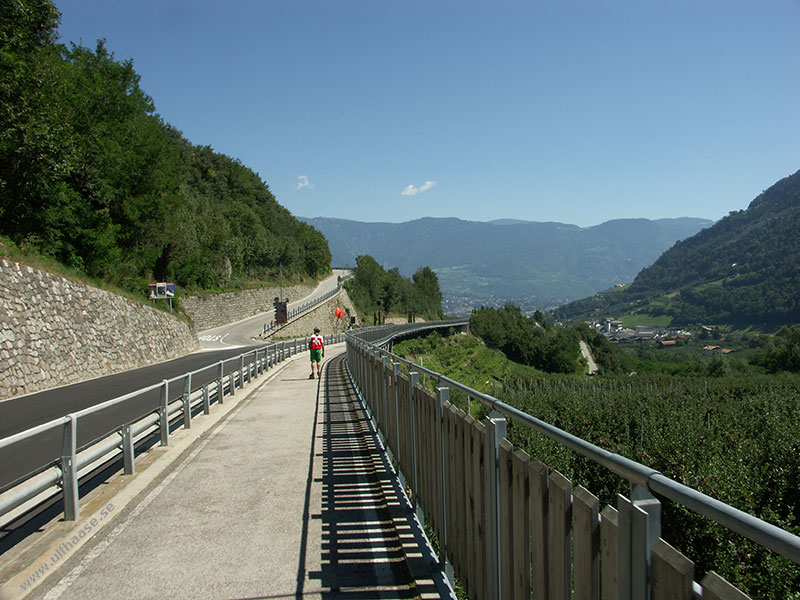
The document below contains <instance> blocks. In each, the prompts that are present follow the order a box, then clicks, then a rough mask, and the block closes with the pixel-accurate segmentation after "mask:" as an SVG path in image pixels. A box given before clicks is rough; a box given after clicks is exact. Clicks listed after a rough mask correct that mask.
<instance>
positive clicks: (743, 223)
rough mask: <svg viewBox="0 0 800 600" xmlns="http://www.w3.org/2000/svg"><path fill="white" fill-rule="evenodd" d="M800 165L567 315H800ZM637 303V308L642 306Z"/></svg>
mask: <svg viewBox="0 0 800 600" xmlns="http://www.w3.org/2000/svg"><path fill="white" fill-rule="evenodd" d="M798 232H800V171H798V172H797V173H795V174H794V175H791V176H789V177H786V178H784V179H782V180H780V181H779V182H777V183H776V184H775V185H773V186H772V187H770V188H769V189H768V190H766V191H765V192H763V193H762V194H761V195H759V196H758V197H757V198H755V199H754V200H753V201H752V202H751V203H750V206H748V208H747V209H746V210H740V211H737V212H732V213H731V214H729V215H728V216H727V217H725V218H724V219H722V220H720V221H719V222H718V223H716V224H715V225H713V226H712V227H709V228H708V229H704V230H703V231H700V232H699V233H697V234H696V235H694V236H692V237H691V238H689V239H687V240H684V241H682V242H680V243H678V244H676V245H675V246H674V247H672V248H670V249H669V250H667V251H666V252H665V253H664V254H663V255H662V256H661V257H660V258H659V259H658V260H657V261H655V263H653V265H651V266H650V267H648V268H646V269H643V270H642V272H641V273H639V275H637V277H636V279H635V280H634V281H633V283H632V284H631V285H630V287H629V288H627V289H625V290H623V291H621V292H616V293H608V294H603V295H600V296H599V297H595V298H593V299H589V300H583V301H580V302H576V303H573V304H572V305H568V306H564V307H562V308H561V309H559V311H557V316H559V318H566V319H572V318H582V317H585V316H587V315H588V314H590V313H595V314H597V313H598V312H606V313H610V314H611V315H614V316H619V315H620V314H622V313H624V312H626V311H631V310H636V311H638V312H639V313H641V314H649V315H653V316H658V315H667V316H669V317H670V318H671V320H672V323H673V324H692V323H709V324H731V325H737V326H748V325H754V326H768V327H772V326H778V325H784V324H792V323H797V322H800V292H799V290H800V235H798ZM634 307H636V308H634Z"/></svg>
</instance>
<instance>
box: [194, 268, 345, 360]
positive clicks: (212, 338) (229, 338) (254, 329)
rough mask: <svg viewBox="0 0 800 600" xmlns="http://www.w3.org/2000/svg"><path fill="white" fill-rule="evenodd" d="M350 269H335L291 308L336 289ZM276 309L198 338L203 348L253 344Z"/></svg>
mask: <svg viewBox="0 0 800 600" xmlns="http://www.w3.org/2000/svg"><path fill="white" fill-rule="evenodd" d="M347 273H349V271H347V270H344V269H334V271H333V275H332V276H331V277H328V278H327V279H324V280H323V281H322V282H321V283H320V284H319V285H318V286H317V288H316V289H315V290H314V291H313V292H311V294H310V295H309V296H307V297H306V298H301V299H300V300H297V301H295V302H290V303H289V310H290V311H291V310H293V309H295V308H297V307H299V306H301V305H302V304H303V303H304V302H307V301H308V300H310V299H312V298H318V297H319V296H322V295H324V294H327V293H328V292H330V291H332V290H335V289H336V285H337V278H338V277H340V276H341V277H344V276H345V275H346V274H347ZM274 318H275V311H274V309H270V310H268V311H266V312H263V313H261V314H259V315H255V316H253V317H248V318H247V319H243V320H241V321H237V322H236V323H230V324H228V325H222V326H221V327H215V328H214V329H209V330H207V331H201V332H200V333H199V334H198V336H197V338H198V340H199V341H200V348H201V349H202V350H223V349H229V348H243V347H245V346H252V345H253V344H255V343H258V342H257V341H255V340H254V339H253V338H255V337H256V336H258V335H259V334H260V333H261V331H262V330H263V328H264V324H265V323H269V322H270V321H272V320H274Z"/></svg>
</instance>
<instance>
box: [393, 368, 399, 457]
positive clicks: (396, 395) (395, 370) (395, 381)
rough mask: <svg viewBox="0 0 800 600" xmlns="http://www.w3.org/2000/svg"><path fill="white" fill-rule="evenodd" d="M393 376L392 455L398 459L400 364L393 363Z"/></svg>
mask: <svg viewBox="0 0 800 600" xmlns="http://www.w3.org/2000/svg"><path fill="white" fill-rule="evenodd" d="M392 371H393V373H392V375H393V377H392V387H393V388H394V435H395V437H394V444H395V446H396V447H395V448H394V455H395V456H396V457H397V460H400V398H399V393H400V391H399V390H400V385H399V383H398V381H399V380H400V364H399V363H394V368H393V369H392Z"/></svg>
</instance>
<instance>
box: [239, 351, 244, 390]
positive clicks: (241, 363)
mask: <svg viewBox="0 0 800 600" xmlns="http://www.w3.org/2000/svg"><path fill="white" fill-rule="evenodd" d="M239 387H240V388H243V387H244V354H240V355H239Z"/></svg>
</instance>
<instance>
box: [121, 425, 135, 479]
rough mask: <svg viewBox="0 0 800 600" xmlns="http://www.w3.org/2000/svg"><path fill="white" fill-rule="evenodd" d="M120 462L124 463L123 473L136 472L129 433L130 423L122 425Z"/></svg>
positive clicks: (131, 437) (131, 438)
mask: <svg viewBox="0 0 800 600" xmlns="http://www.w3.org/2000/svg"><path fill="white" fill-rule="evenodd" d="M121 433H122V462H123V465H124V470H123V473H124V474H125V475H133V474H135V473H136V465H135V462H134V455H133V435H131V426H130V423H128V424H127V425H123V426H122V432H121Z"/></svg>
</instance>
